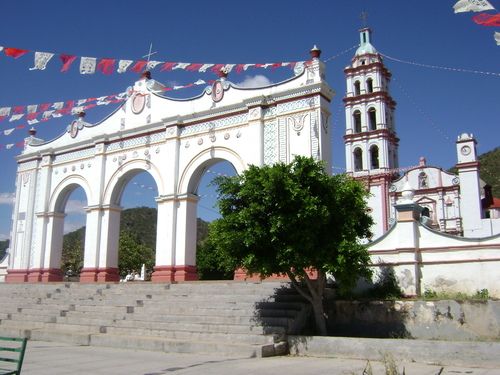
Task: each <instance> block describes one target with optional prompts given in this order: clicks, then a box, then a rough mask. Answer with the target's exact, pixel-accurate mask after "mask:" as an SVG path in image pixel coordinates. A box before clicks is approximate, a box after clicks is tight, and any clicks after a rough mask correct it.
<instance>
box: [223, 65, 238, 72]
mask: <svg viewBox="0 0 500 375" xmlns="http://www.w3.org/2000/svg"><path fill="white" fill-rule="evenodd" d="M235 66H236V64H226V65H224V70H225V72H226V73H231V70H233V68H234V67H235Z"/></svg>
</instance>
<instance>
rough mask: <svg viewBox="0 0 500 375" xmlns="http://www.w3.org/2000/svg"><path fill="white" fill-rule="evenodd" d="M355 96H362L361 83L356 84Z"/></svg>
mask: <svg viewBox="0 0 500 375" xmlns="http://www.w3.org/2000/svg"><path fill="white" fill-rule="evenodd" d="M354 95H356V96H357V95H361V83H360V82H359V81H356V82H354Z"/></svg>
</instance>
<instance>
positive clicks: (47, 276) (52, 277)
mask: <svg viewBox="0 0 500 375" xmlns="http://www.w3.org/2000/svg"><path fill="white" fill-rule="evenodd" d="M30 276H31V271H30V274H29V275H28V281H29V278H30ZM62 280H63V273H62V271H61V269H60V268H42V269H41V270H40V281H41V282H42V283H48V282H51V281H62Z"/></svg>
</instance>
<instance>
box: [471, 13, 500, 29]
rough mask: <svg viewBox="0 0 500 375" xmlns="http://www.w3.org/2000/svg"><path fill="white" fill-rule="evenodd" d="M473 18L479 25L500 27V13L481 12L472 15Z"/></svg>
mask: <svg viewBox="0 0 500 375" xmlns="http://www.w3.org/2000/svg"><path fill="white" fill-rule="evenodd" d="M472 20H473V21H474V22H475V23H477V24H478V25H483V26H494V27H500V13H497V14H488V13H480V14H478V15H477V16H474V17H472Z"/></svg>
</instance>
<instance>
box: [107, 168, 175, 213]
mask: <svg viewBox="0 0 500 375" xmlns="http://www.w3.org/2000/svg"><path fill="white" fill-rule="evenodd" d="M146 166H147V167H149V168H147V167H146ZM141 172H146V173H149V174H150V175H151V177H153V179H154V181H155V183H156V187H157V188H158V195H161V194H162V193H163V192H164V188H165V184H164V181H163V178H162V175H161V173H160V171H159V169H158V167H156V165H155V164H153V163H151V162H150V161H148V160H144V159H140V160H131V161H129V162H127V163H124V164H123V165H121V166H120V168H118V169H117V170H116V171H115V173H113V175H112V176H111V178H110V179H109V180H108V181H107V184H106V187H105V189H104V194H103V200H102V204H105V205H116V206H117V205H119V204H120V200H121V196H122V194H123V191H124V189H125V187H126V186H127V184H128V182H129V181H130V180H131V179H132V178H133V177H134V176H136V175H137V174H139V173H141Z"/></svg>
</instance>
